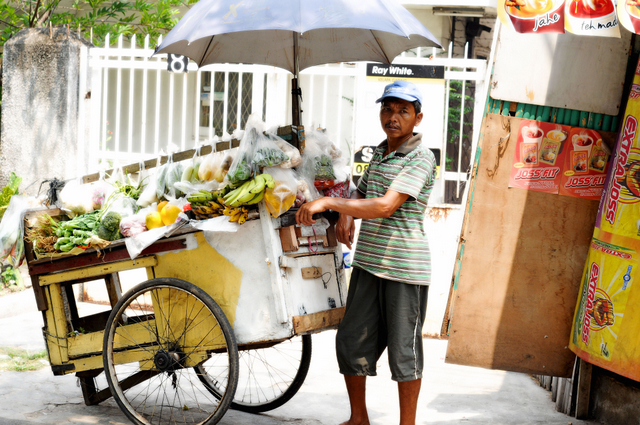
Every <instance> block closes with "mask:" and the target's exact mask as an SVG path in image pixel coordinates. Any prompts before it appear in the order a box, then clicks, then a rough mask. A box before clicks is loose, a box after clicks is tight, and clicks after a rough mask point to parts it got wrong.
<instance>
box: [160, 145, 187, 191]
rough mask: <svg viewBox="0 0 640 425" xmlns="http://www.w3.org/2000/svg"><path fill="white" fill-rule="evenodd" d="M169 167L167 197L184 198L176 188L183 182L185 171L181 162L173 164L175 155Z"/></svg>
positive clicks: (171, 158) (166, 178)
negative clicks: (176, 185)
mask: <svg viewBox="0 0 640 425" xmlns="http://www.w3.org/2000/svg"><path fill="white" fill-rule="evenodd" d="M166 165H167V174H166V176H165V189H164V192H165V197H167V198H173V199H175V198H180V197H183V196H184V193H182V192H181V191H180V190H178V189H176V188H175V184H176V183H177V182H179V181H181V180H182V172H183V171H184V169H183V167H182V164H181V163H179V162H173V155H172V156H171V157H170V160H169V163H167V164H166Z"/></svg>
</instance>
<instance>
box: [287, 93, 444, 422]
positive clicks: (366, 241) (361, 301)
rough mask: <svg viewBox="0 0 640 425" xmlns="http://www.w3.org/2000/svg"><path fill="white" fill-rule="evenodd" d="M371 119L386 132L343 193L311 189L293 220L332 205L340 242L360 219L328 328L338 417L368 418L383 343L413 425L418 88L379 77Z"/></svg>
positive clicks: (420, 281)
mask: <svg viewBox="0 0 640 425" xmlns="http://www.w3.org/2000/svg"><path fill="white" fill-rule="evenodd" d="M376 103H381V107H380V124H381V125H382V129H383V130H384V132H385V133H386V135H387V139H386V140H385V141H383V142H382V143H381V144H380V145H378V147H377V148H376V150H375V152H374V154H373V157H372V159H371V162H370V164H369V168H368V169H367V171H366V172H365V174H364V175H363V176H362V177H361V178H360V180H359V182H358V185H357V190H356V191H355V192H354V193H353V194H352V196H351V199H341V198H328V197H324V198H320V199H318V200H315V201H313V202H309V203H306V204H304V205H302V207H300V209H299V210H298V212H297V213H296V220H297V221H298V223H301V224H304V225H310V224H313V223H314V222H315V221H314V220H313V218H312V216H313V214H315V213H319V212H322V211H325V210H333V211H337V212H339V213H340V218H339V220H338V223H337V229H336V231H337V236H338V240H339V241H340V242H342V243H344V244H346V245H347V246H348V247H349V249H350V248H351V244H352V243H353V237H354V232H355V225H354V221H353V220H354V218H361V219H363V221H362V224H361V226H360V234H359V237H358V243H357V246H356V252H355V255H354V259H353V265H352V266H353V272H352V276H351V282H350V285H349V293H348V295H347V308H346V313H345V316H344V319H343V321H342V323H341V324H340V327H339V329H338V333H337V335H336V352H337V357H338V365H339V366H340V372H341V373H342V374H343V375H344V378H345V383H346V386H347V392H348V394H349V403H350V406H351V417H350V418H349V420H348V421H347V422H345V423H344V424H343V425H363V424H364V425H366V424H369V417H368V414H367V407H366V402H365V384H366V377H367V376H375V375H376V362H377V360H378V358H379V357H380V355H381V354H382V352H383V351H384V349H385V348H387V349H388V355H389V366H390V369H391V377H392V379H393V380H395V381H397V382H398V391H399V396H400V424H401V425H415V417H416V407H417V403H418V394H419V392H420V384H421V379H422V367H423V354H422V325H423V323H424V319H425V314H426V306H427V290H428V288H429V286H428V285H429V283H430V275H431V265H430V257H431V256H430V253H429V246H428V242H427V239H426V235H425V233H424V223H423V222H424V215H425V210H426V206H427V201H428V198H429V194H430V193H431V189H432V188H433V182H434V178H435V170H436V168H435V157H434V155H433V153H432V152H431V151H430V150H429V149H427V148H425V147H423V146H422V144H421V141H422V135H421V134H416V133H414V132H413V129H414V127H416V126H418V125H419V124H420V122H421V121H422V116H423V115H422V112H421V108H422V95H421V93H420V90H419V89H418V88H417V87H416V86H415V85H414V84H412V83H409V82H405V81H396V82H394V83H392V84H389V85H388V86H386V87H385V90H384V93H383V95H382V97H381V98H380V99H378V100H377V101H376Z"/></svg>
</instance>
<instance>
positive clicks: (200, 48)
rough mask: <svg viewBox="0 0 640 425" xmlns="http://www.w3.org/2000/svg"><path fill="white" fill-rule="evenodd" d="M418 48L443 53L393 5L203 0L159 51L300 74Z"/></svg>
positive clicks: (371, 0)
mask: <svg viewBox="0 0 640 425" xmlns="http://www.w3.org/2000/svg"><path fill="white" fill-rule="evenodd" d="M414 47H441V46H440V44H439V43H438V41H437V40H436V38H435V37H434V36H433V35H432V34H431V33H430V32H429V31H428V30H427V29H426V28H425V27H424V26H423V25H422V24H421V23H420V22H419V21H418V20H417V19H416V18H415V17H414V16H413V15H412V14H411V13H409V11H407V10H406V9H405V8H404V7H403V6H401V5H399V4H397V3H396V2H395V1H394V0H200V1H199V2H198V3H197V4H196V5H195V6H194V7H193V8H191V10H189V12H187V14H186V15H185V16H184V17H183V18H182V19H181V20H180V22H178V24H177V25H176V26H175V27H174V28H173V30H171V31H170V32H169V34H168V35H167V37H166V38H165V39H164V40H163V42H162V44H161V45H160V46H159V47H158V49H157V51H156V53H174V54H180V55H185V56H187V57H189V58H191V59H192V60H194V61H195V62H197V63H198V66H203V65H207V64H211V63H252V64H263V65H273V66H276V67H279V68H283V69H286V70H288V71H291V72H292V73H294V74H296V75H297V72H299V71H300V70H303V69H305V68H309V67H311V66H315V65H321V64H325V63H332V62H347V61H365V60H366V61H375V62H384V63H391V62H392V61H393V59H394V58H395V57H396V56H397V55H398V54H400V53H402V52H403V51H405V50H408V49H411V48H414Z"/></svg>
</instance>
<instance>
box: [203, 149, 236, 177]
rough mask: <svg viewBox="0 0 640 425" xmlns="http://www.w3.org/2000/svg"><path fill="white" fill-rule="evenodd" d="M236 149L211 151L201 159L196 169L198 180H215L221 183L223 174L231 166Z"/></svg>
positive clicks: (224, 174)
mask: <svg viewBox="0 0 640 425" xmlns="http://www.w3.org/2000/svg"><path fill="white" fill-rule="evenodd" d="M235 154H236V150H227V151H222V152H215V151H213V152H211V153H210V154H209V155H207V157H206V158H205V159H203V160H202V164H200V168H199V169H198V178H199V179H200V181H216V182H218V183H222V182H223V181H224V178H225V176H226V175H227V173H228V172H229V169H230V168H231V164H232V163H233V160H234V157H235Z"/></svg>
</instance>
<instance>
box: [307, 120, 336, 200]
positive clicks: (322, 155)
mask: <svg viewBox="0 0 640 425" xmlns="http://www.w3.org/2000/svg"><path fill="white" fill-rule="evenodd" d="M340 154H341V152H340V150H339V149H338V148H336V147H335V145H334V144H333V143H332V142H331V140H329V138H328V137H327V136H326V135H325V134H324V133H322V132H319V131H309V132H308V133H306V139H305V150H304V154H303V155H302V167H301V172H302V174H303V175H304V176H305V177H306V178H307V179H310V180H314V185H315V187H316V189H318V190H323V189H328V188H330V187H332V186H334V185H335V184H336V183H337V182H336V174H335V171H334V167H333V161H334V159H337V158H339V157H340V156H339V155H340ZM334 156H335V158H334Z"/></svg>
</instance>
